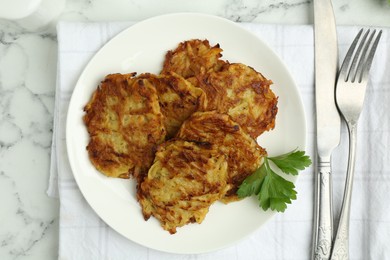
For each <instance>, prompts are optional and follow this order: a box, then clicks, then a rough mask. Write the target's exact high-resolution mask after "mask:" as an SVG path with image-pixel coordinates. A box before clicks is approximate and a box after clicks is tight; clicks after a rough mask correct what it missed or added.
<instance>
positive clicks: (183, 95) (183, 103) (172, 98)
mask: <svg viewBox="0 0 390 260" xmlns="http://www.w3.org/2000/svg"><path fill="white" fill-rule="evenodd" d="M139 77H141V78H144V79H146V80H148V81H149V82H150V83H151V84H152V85H153V86H154V87H155V88H156V90H157V95H158V99H159V103H160V109H161V112H162V114H163V115H164V125H165V129H166V130H167V139H170V138H172V137H174V136H175V134H176V133H177V131H178V130H179V128H180V126H181V125H182V123H183V121H184V120H186V119H187V118H188V117H189V116H191V115H192V113H194V112H196V111H202V110H204V109H205V107H206V105H207V103H206V94H205V93H204V91H203V90H202V89H201V88H197V87H194V86H193V85H192V84H191V83H190V82H188V81H187V80H185V79H184V78H183V77H181V76H180V75H178V74H176V73H174V72H170V73H167V74H164V75H153V74H150V73H146V74H142V75H140V76H139Z"/></svg>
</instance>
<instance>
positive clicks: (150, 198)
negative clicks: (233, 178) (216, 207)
mask: <svg viewBox="0 0 390 260" xmlns="http://www.w3.org/2000/svg"><path fill="white" fill-rule="evenodd" d="M226 178H227V162H226V158H225V156H224V155H222V154H221V153H220V151H219V150H217V149H215V147H214V146H212V145H211V144H209V143H196V142H186V141H182V140H176V139H172V140H170V141H168V142H166V143H163V144H161V145H160V146H159V147H158V150H157V152H156V158H155V161H154V164H153V165H152V167H151V168H150V170H149V172H148V175H147V177H145V179H144V180H143V182H142V183H141V184H140V185H139V187H138V193H137V196H138V200H139V202H140V204H141V206H142V213H143V215H144V218H145V220H147V219H149V218H150V216H154V217H155V218H156V219H158V220H159V221H160V223H161V226H162V227H163V228H164V229H165V230H168V231H169V232H170V233H171V234H174V233H176V228H177V227H181V226H183V225H186V224H188V223H195V222H196V223H201V222H202V221H203V219H204V218H205V216H206V214H207V212H208V210H209V207H210V205H211V204H212V203H213V202H215V201H217V200H219V199H220V198H221V197H222V196H224V194H225V192H226V190H227V189H228V186H227V184H226Z"/></svg>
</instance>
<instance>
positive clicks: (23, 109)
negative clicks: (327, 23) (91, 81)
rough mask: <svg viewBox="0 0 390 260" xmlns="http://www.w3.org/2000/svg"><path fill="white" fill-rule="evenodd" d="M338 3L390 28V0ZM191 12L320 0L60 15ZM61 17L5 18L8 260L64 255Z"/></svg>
mask: <svg viewBox="0 0 390 260" xmlns="http://www.w3.org/2000/svg"><path fill="white" fill-rule="evenodd" d="M167 3H168V4H167ZM334 8H335V13H336V20H337V22H338V23H339V24H367V25H372V24H377V25H382V26H390V18H389V17H390V15H389V13H390V5H389V4H386V1H385V0H383V1H366V0H356V1H348V0H334ZM188 11H191V12H204V13H208V14H215V15H219V16H222V17H225V18H228V19H230V20H232V21H237V22H259V23H283V24H310V23H312V17H313V14H312V0H291V1H281V0H271V1H258V0H213V1H209V0H198V1H190V0H171V1H169V2H166V1H151V0H142V1H141V0H117V1H111V2H110V3H109V4H107V1H105V0H81V1H80V0H68V1H67V2H66V6H65V9H64V10H63V12H62V14H61V15H60V17H58V19H63V20H68V21H107V20H110V21H115V20H117V21H118V20H122V21H124V20H133V21H138V20H142V19H145V18H148V17H151V16H154V15H159V14H163V13H171V12H188ZM372 14H375V15H374V16H373V15H372ZM58 19H57V20H58ZM57 20H54V21H53V22H52V23H51V24H49V25H44V26H42V27H37V28H31V27H25V26H23V25H24V22H25V21H5V20H0V205H1V206H0V223H1V224H0V259H5V260H7V259H39V260H44V259H56V258H57V251H58V215H59V212H58V200H57V199H54V198H49V197H48V196H47V195H46V189H47V182H48V174H49V164H50V153H51V151H50V145H51V139H52V131H53V129H52V128H53V108H54V99H55V98H54V97H55V83H56V64H57V37H56V33H55V25H56V21H57Z"/></svg>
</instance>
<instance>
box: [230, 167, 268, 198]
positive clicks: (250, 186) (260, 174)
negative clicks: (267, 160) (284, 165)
mask: <svg viewBox="0 0 390 260" xmlns="http://www.w3.org/2000/svg"><path fill="white" fill-rule="evenodd" d="M265 176H267V169H266V168H265V164H264V163H263V165H262V166H261V167H260V168H258V169H257V170H256V171H255V172H254V173H252V174H251V175H249V176H248V177H247V178H245V180H244V181H243V182H242V183H241V185H240V187H239V189H238V190H237V195H238V197H239V198H245V197H249V196H251V195H254V194H255V195H256V194H259V192H260V187H261V184H262V182H263V180H264V178H265Z"/></svg>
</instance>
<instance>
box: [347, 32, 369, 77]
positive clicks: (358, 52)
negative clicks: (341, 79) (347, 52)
mask: <svg viewBox="0 0 390 260" xmlns="http://www.w3.org/2000/svg"><path fill="white" fill-rule="evenodd" d="M369 32H370V30H367V32H366V33H365V34H364V36H363V38H362V40H361V41H360V43H359V47H358V49H357V50H356V52H355V54H354V57H353V61H352V64H351V67H350V70H349V73H348V78H350V77H351V78H352V79H351V82H355V79H356V75H357V73H358V68H357V67H358V65H359V63H360V61H361V59H362V57H364V53H363V54H362V53H361V52H362V49H363V47H364V44H365V43H366V39H367V35H368V33H369ZM351 74H352V75H351Z"/></svg>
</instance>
